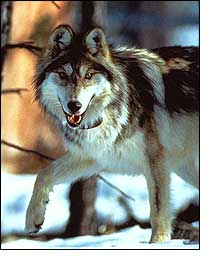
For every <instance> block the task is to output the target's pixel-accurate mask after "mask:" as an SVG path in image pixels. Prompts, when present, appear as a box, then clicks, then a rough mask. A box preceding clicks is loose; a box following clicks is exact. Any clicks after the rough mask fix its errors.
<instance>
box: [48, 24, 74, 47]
mask: <svg viewBox="0 0 215 265" xmlns="http://www.w3.org/2000/svg"><path fill="white" fill-rule="evenodd" d="M73 37H74V32H73V30H72V28H71V27H70V26H69V25H60V26H58V27H57V28H56V29H55V30H54V31H53V32H52V34H51V36H50V37H49V42H48V45H49V48H51V49H56V48H57V49H58V50H63V49H65V48H66V47H68V46H69V45H70V44H71V42H72V39H73Z"/></svg>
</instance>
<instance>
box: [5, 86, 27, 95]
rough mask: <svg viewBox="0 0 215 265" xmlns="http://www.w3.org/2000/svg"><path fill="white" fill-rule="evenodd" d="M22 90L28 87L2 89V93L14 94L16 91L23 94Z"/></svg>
mask: <svg viewBox="0 0 215 265" xmlns="http://www.w3.org/2000/svg"><path fill="white" fill-rule="evenodd" d="M22 91H28V89H27V88H9V89H2V90H1V95H3V94H12V93H16V94H19V95H20V94H21V92H22Z"/></svg>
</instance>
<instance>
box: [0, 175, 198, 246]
mask: <svg viewBox="0 0 215 265" xmlns="http://www.w3.org/2000/svg"><path fill="white" fill-rule="evenodd" d="M104 177H105V178H106V179H107V180H108V181H109V182H111V183H112V184H114V185H115V186H117V187H118V188H120V189H121V190H122V191H124V192H125V193H126V194H128V195H129V196H131V197H133V198H134V199H135V201H132V200H129V199H125V200H126V202H127V204H128V205H129V207H130V208H131V210H132V215H133V216H134V217H135V218H136V219H137V220H139V221H146V220H148V219H149V202H148V193H147V189H146V181H145V179H144V178H143V177H142V176H139V177H131V176H120V175H119V176H118V175H114V176H113V175H109V176H104ZM35 178H36V175H12V174H8V173H3V174H2V180H1V184H2V185H1V189H2V190H1V194H2V198H1V201H2V205H1V210H2V215H1V234H2V236H6V235H11V234H13V233H23V234H24V222H25V212H26V209H27V205H28V202H29V200H30V197H31V193H32V190H33V184H34V181H35ZM68 192H69V185H66V184H65V185H58V186H56V187H55V188H54V192H52V193H51V194H50V202H49V204H48V206H47V212H46V219H45V222H44V224H43V229H42V231H41V232H39V234H40V235H42V234H44V233H47V232H48V233H51V232H61V231H63V230H64V228H65V225H66V223H67V219H68V217H69V203H68V201H67V196H68ZM171 193H172V205H173V208H174V209H175V211H177V210H178V209H179V208H181V207H182V206H185V205H186V204H187V202H188V201H190V200H194V199H195V198H197V196H198V195H197V194H198V192H197V190H195V189H193V188H192V187H191V186H190V185H188V184H186V183H185V182H184V181H182V180H181V179H180V178H178V177H177V176H176V175H173V176H172V184H171ZM121 196H122V195H121V194H120V193H119V192H118V191H116V190H114V189H113V188H111V187H110V186H108V185H107V184H105V183H104V182H103V181H102V180H99V181H98V193H97V199H96V204H95V207H96V211H97V215H98V220H99V222H101V223H102V221H106V222H107V221H109V222H112V223H113V224H122V223H124V222H125V221H126V219H127V214H126V210H125V208H124V207H123V205H122V203H121V202H120V199H119V198H120V197H121ZM150 234H151V230H150V229H141V228H140V227H138V226H135V227H132V228H128V229H124V230H122V231H120V232H117V233H113V234H110V235H102V236H82V237H76V238H71V239H66V240H65V239H57V238H56V239H54V240H50V241H48V242H41V241H36V240H29V239H19V240H15V241H10V242H7V243H3V244H2V248H3V249H4V248H10V249H22V248H25V249H26V248H31V249H34V248H37V249H38V248H142V249H145V248H168V249H172V248H173V249H176V248H183V249H185V248H192V249H196V248H198V247H199V246H198V244H188V243H187V241H185V240H171V241H170V242H168V243H164V244H153V245H149V244H147V242H148V241H149V238H150Z"/></svg>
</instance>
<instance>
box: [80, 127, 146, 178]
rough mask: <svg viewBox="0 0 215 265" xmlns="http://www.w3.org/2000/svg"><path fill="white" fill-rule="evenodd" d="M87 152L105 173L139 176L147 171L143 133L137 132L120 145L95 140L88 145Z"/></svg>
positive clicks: (107, 140) (106, 140)
mask: <svg viewBox="0 0 215 265" xmlns="http://www.w3.org/2000/svg"><path fill="white" fill-rule="evenodd" d="M85 150H86V151H87V153H88V155H89V156H90V157H93V159H95V160H96V161H97V163H98V164H99V165H100V166H101V167H102V168H103V170H104V171H105V172H110V173H119V174H131V175H135V174H137V175H138V174H143V173H144V172H145V171H146V170H147V167H146V165H147V160H146V157H145V151H144V150H145V144H144V135H143V134H142V133H141V132H136V133H135V134H134V135H133V136H132V137H131V138H127V139H124V140H123V142H122V143H120V144H115V143H112V144H111V142H110V140H109V139H105V138H103V140H100V141H99V142H97V141H96V139H95V141H93V142H88V143H87V149H85Z"/></svg>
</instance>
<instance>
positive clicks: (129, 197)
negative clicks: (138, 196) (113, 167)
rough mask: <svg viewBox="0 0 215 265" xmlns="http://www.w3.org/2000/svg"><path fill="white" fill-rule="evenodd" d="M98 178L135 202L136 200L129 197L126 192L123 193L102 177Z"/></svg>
mask: <svg viewBox="0 0 215 265" xmlns="http://www.w3.org/2000/svg"><path fill="white" fill-rule="evenodd" d="M97 178H100V179H102V180H103V181H104V182H105V183H106V184H108V185H109V186H110V187H112V188H114V189H116V190H117V191H119V192H120V193H121V194H122V195H123V196H124V197H126V198H127V199H130V200H132V201H135V199H134V198H132V197H131V196H129V195H127V194H126V193H125V192H123V191H122V190H120V189H119V188H118V187H116V186H115V185H113V184H112V183H110V182H109V181H107V180H106V179H105V178H103V177H102V176H97Z"/></svg>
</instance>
